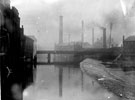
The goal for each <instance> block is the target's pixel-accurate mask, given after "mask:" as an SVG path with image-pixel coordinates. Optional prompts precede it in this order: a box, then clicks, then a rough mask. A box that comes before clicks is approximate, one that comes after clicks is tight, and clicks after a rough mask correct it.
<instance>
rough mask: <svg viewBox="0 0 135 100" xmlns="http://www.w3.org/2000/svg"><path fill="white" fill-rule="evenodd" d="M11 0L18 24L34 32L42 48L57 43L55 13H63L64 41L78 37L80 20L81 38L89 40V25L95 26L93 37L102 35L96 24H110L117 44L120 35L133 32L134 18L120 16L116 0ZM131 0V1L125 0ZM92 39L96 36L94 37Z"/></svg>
mask: <svg viewBox="0 0 135 100" xmlns="http://www.w3.org/2000/svg"><path fill="white" fill-rule="evenodd" d="M46 1H47V0H11V4H12V5H14V6H15V7H16V8H17V9H18V10H19V13H20V17H21V24H22V25H24V32H25V34H26V35H34V36H35V37H36V38H37V41H38V44H39V46H40V47H42V48H47V49H48V48H53V46H54V44H55V43H58V37H59V36H58V34H59V16H60V15H63V25H64V26H63V27H64V29H63V31H64V32H63V33H64V37H63V38H64V41H65V42H67V41H68V36H69V35H68V34H70V37H71V39H70V40H71V41H80V40H81V32H82V31H81V21H82V20H84V37H85V39H84V40H85V41H86V42H89V43H91V42H92V39H91V37H92V36H91V33H92V32H91V28H92V27H94V28H95V38H100V37H101V36H102V30H101V29H100V28H98V27H97V26H95V24H93V23H96V24H98V25H100V26H103V27H106V28H107V36H109V34H110V33H109V25H110V23H113V27H112V37H113V38H114V40H115V41H116V42H117V43H119V42H120V41H121V40H122V35H127V34H131V33H132V32H134V31H135V28H134V27H135V24H134V22H135V19H134V18H129V17H126V16H124V15H123V12H122V8H121V5H120V1H119V0H56V2H54V3H47V2H46ZM129 1H131V0H129ZM95 40H96V39H95Z"/></svg>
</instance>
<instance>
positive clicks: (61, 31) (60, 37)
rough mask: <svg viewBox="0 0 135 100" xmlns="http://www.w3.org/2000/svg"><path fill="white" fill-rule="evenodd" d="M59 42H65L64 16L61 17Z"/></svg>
mask: <svg viewBox="0 0 135 100" xmlns="http://www.w3.org/2000/svg"><path fill="white" fill-rule="evenodd" d="M59 20H60V22H59V44H62V43H63V16H60V18H59Z"/></svg>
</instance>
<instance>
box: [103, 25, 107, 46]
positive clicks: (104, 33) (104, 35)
mask: <svg viewBox="0 0 135 100" xmlns="http://www.w3.org/2000/svg"><path fill="white" fill-rule="evenodd" d="M103 48H107V46H106V28H103Z"/></svg>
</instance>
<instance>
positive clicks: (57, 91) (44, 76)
mask: <svg viewBox="0 0 135 100" xmlns="http://www.w3.org/2000/svg"><path fill="white" fill-rule="evenodd" d="M92 81H93V80H92V79H91V78H90V77H88V76H87V75H85V74H84V73H82V71H81V70H80V67H79V66H74V65H38V66H37V75H36V81H35V83H34V84H33V85H31V86H29V87H28V88H27V89H25V91H24V92H23V98H24V100H71V99H72V100H78V99H79V100H118V98H117V97H115V96H114V95H113V94H112V93H110V92H108V91H107V90H105V89H103V88H102V87H101V86H100V85H99V84H98V83H94V85H93V84H92Z"/></svg>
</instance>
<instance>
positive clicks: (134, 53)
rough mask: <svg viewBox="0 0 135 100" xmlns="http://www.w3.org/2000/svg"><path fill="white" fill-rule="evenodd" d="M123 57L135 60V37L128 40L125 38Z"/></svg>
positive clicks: (132, 36)
mask: <svg viewBox="0 0 135 100" xmlns="http://www.w3.org/2000/svg"><path fill="white" fill-rule="evenodd" d="M123 56H124V57H125V58H131V59H135V35H131V36H129V37H127V38H126V39H124V37H123Z"/></svg>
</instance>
